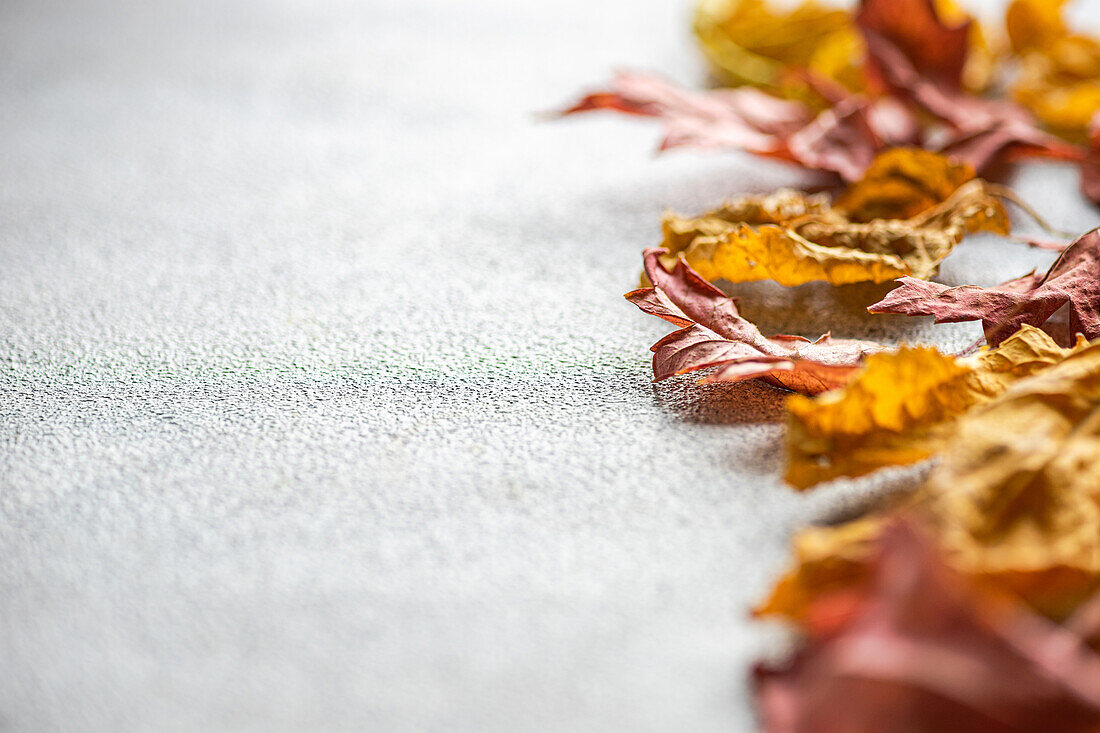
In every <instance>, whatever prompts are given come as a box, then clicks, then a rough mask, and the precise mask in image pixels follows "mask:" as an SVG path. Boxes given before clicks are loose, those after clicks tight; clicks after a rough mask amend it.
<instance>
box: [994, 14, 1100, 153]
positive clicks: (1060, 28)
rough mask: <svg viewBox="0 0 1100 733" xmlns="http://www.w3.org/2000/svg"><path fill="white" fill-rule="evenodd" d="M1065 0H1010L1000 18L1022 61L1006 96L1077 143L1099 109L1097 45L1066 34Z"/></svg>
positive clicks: (1099, 55)
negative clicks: (1010, 96) (1002, 16)
mask: <svg viewBox="0 0 1100 733" xmlns="http://www.w3.org/2000/svg"><path fill="white" fill-rule="evenodd" d="M1064 5H1065V0H1014V1H1013V2H1012V3H1011V4H1010V5H1009V7H1008V10H1007V11H1006V13H1005V27H1006V29H1007V31H1008V37H1009V40H1010V41H1011V43H1012V49H1013V51H1015V52H1016V53H1017V54H1020V55H1021V56H1022V61H1021V65H1020V71H1019V74H1018V75H1017V78H1016V82H1015V83H1014V84H1013V86H1012V96H1013V97H1014V98H1015V99H1016V101H1017V102H1019V103H1020V104H1022V105H1024V106H1025V107H1027V108H1028V109H1030V110H1031V111H1032V112H1033V113H1034V114H1035V116H1036V117H1038V118H1039V119H1040V120H1041V121H1042V122H1043V123H1044V124H1045V125H1047V126H1048V127H1050V128H1052V129H1053V130H1054V131H1055V132H1057V133H1059V134H1061V135H1063V136H1065V137H1069V138H1071V139H1078V140H1081V139H1083V138H1084V136H1085V133H1086V131H1087V129H1088V125H1089V120H1090V119H1091V118H1092V115H1093V114H1094V113H1095V112H1096V110H1097V109H1100V42H1098V41H1097V39H1095V38H1091V37H1089V36H1084V35H1076V34H1071V33H1069V31H1068V29H1067V28H1066V25H1065V21H1064V20H1063V17H1062V9H1063V6H1064Z"/></svg>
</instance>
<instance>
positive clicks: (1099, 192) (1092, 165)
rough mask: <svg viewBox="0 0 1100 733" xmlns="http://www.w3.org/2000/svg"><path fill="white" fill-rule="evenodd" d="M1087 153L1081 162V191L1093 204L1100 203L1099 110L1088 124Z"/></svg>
mask: <svg viewBox="0 0 1100 733" xmlns="http://www.w3.org/2000/svg"><path fill="white" fill-rule="evenodd" d="M1089 142H1090V146H1089V154H1088V157H1087V158H1085V160H1083V161H1082V162H1081V193H1083V194H1085V196H1086V197H1087V198H1088V199H1089V201H1092V202H1093V203H1094V204H1100V112H1097V113H1096V115H1094V116H1093V118H1092V124H1091V125H1090V126H1089Z"/></svg>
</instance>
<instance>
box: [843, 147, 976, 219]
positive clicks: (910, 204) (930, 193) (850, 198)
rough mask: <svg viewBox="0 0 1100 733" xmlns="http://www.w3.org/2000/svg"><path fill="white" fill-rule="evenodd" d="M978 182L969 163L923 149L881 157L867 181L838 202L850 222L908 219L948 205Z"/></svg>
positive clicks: (894, 151) (885, 153)
mask: <svg viewBox="0 0 1100 733" xmlns="http://www.w3.org/2000/svg"><path fill="white" fill-rule="evenodd" d="M973 178H974V169H973V168H971V167H970V166H968V165H966V164H965V163H960V162H958V161H955V160H951V159H949V158H947V157H945V156H942V155H938V154H936V153H932V152H929V151H927V150H921V149H920V148H890V149H888V150H884V151H883V152H881V153H879V154H878V156H876V157H875V159H874V161H872V163H871V165H870V167H869V168H868V169H867V171H866V172H865V173H864V174H863V178H862V179H860V180H859V181H857V182H856V183H854V184H852V185H851V186H849V187H848V188H847V190H845V191H844V193H842V194H841V195H840V196H839V197H838V198H837V200H836V208H838V209H841V210H842V211H843V213H844V214H845V215H846V216H847V218H848V219H849V220H850V221H857V222H868V221H872V220H873V219H908V218H910V217H913V216H916V215H917V214H920V213H921V212H923V211H925V210H927V209H930V208H932V207H933V206H936V205H937V204H940V203H943V202H944V201H946V200H947V199H948V198H949V197H950V196H951V194H953V193H954V192H955V190H956V189H958V187H959V186H961V185H963V184H964V183H966V182H967V181H969V180H971V179H973Z"/></svg>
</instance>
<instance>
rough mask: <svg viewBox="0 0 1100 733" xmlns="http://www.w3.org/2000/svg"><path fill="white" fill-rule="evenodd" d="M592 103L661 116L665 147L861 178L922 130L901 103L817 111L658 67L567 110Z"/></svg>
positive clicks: (856, 100)
mask: <svg viewBox="0 0 1100 733" xmlns="http://www.w3.org/2000/svg"><path fill="white" fill-rule="evenodd" d="M592 110H612V111H617V112H621V113H624V114H631V115H641V116H645V117H655V118H659V119H661V120H662V121H663V122H664V125H665V136H664V139H663V140H662V142H661V145H660V149H661V150H667V149H669V148H674V147H685V146H686V147H697V148H730V149H735V150H744V151H747V152H750V153H754V154H757V155H765V156H769V157H772V158H777V159H779V160H785V161H788V162H793V163H797V164H798V165H801V166H804V167H806V168H811V169H814V170H823V171H829V172H833V173H837V174H839V175H840V176H841V177H842V178H844V179H846V180H858V179H859V177H860V176H861V175H863V172H864V171H865V170H866V169H867V167H868V166H869V165H871V161H872V160H873V159H874V157H875V154H876V153H877V152H878V151H879V150H881V149H882V148H883V147H886V146H890V145H902V144H910V143H912V142H914V139H913V138H914V136H915V135H916V134H917V132H918V130H917V127H916V126H915V124H912V121H911V120H910V119H909V118H908V117H907V116H906V113H905V112H904V110H900V109H899V108H898V106H897V104H896V103H894V102H892V101H890V100H887V99H884V100H879V101H875V102H872V101H870V100H867V99H865V98H862V97H858V96H852V97H847V98H845V99H843V100H842V101H840V102H838V103H837V104H836V105H834V106H832V107H830V108H828V109H825V110H823V111H821V112H820V113H817V114H816V115H814V114H813V113H812V112H811V111H810V110H809V108H808V107H806V106H805V105H802V104H800V103H798V102H794V101H788V100H783V99H779V98H777V97H773V96H770V95H768V94H765V93H764V92H762V91H760V90H757V89H753V88H750V87H744V88H740V89H716V90H711V91H690V90H686V89H682V88H680V87H677V86H676V85H674V84H671V83H669V82H667V81H665V80H663V79H660V78H659V77H656V76H651V75H642V74H629V73H623V74H619V75H617V76H616V77H615V79H614V80H613V81H612V83H611V85H610V86H609V88H608V89H607V90H606V91H601V92H595V93H592V94H589V95H587V96H585V97H583V98H582V99H580V100H579V101H577V102H576V103H574V104H573V105H572V106H570V107H569V108H567V109H565V110H563V111H562V113H561V114H563V115H570V114H575V113H578V112H587V111H592Z"/></svg>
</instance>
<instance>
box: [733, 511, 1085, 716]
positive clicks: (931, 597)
mask: <svg viewBox="0 0 1100 733" xmlns="http://www.w3.org/2000/svg"><path fill="white" fill-rule="evenodd" d="M870 554H871V555H872V556H873V558H874V559H873V561H872V567H871V568H870V570H869V575H870V579H869V581H868V582H867V584H866V586H865V587H864V588H862V589H859V591H858V592H853V593H849V594H847V595H842V596H837V595H835V594H834V595H829V596H822V597H820V598H819V599H817V600H816V601H815V603H814V611H815V614H817V615H829V614H833V613H834V612H835V611H836V610H837V608H838V607H842V608H845V609H846V611H847V613H846V614H844V619H843V620H842V621H839V622H834V623H833V624H831V625H830V627H829V628H828V630H827V631H824V630H816V633H815V630H813V629H811V635H810V636H809V638H808V639H807V640H806V641H805V642H804V643H803V645H802V646H801V648H800V649H798V651H797V652H796V653H795V654H794V655H793V657H791V658H790V659H789V660H787V661H786V662H784V663H781V664H778V665H769V664H761V665H758V666H757V668H756V670H755V673H754V680H755V693H756V701H757V706H758V709H759V712H760V715H761V718H762V722H763V730H765V731H767V733H908V732H909V731H983V732H986V733H1031V732H1032V731H1062V732H1063V733H1089V732H1091V731H1095V730H1097V729H1098V728H1100V655H1097V654H1096V652H1095V651H1093V650H1092V649H1090V648H1089V646H1088V645H1087V643H1086V640H1085V639H1084V638H1083V637H1082V635H1081V633H1080V632H1076V631H1075V630H1071V629H1070V628H1066V627H1059V626H1057V625H1056V624H1054V623H1052V622H1050V621H1049V620H1047V619H1044V618H1042V617H1040V616H1037V615H1035V614H1034V613H1032V612H1030V611H1029V610H1028V609H1027V608H1025V607H1022V606H1021V605H1020V604H1018V603H1016V602H1014V601H1013V599H1012V598H1011V597H1006V596H1005V595H1003V594H1000V593H997V592H996V591H993V590H990V589H989V588H986V587H982V586H976V585H973V584H971V583H968V582H967V580H966V579H965V578H962V577H960V576H958V575H957V574H956V573H955V572H953V571H952V570H951V569H950V568H949V567H947V566H945V565H944V564H943V562H942V561H941V560H940V559H939V557H938V556H937V553H936V551H935V549H934V548H933V546H932V545H931V544H930V543H929V542H927V541H926V540H925V539H924V538H923V537H922V536H921V534H920V533H919V531H917V530H914V529H913V528H912V527H911V526H908V525H905V524H891V525H890V526H888V527H887V528H886V530H885V531H884V532H883V534H882V537H881V538H880V539H879V540H878V541H876V542H875V543H874V544H873V546H872V547H871V552H870Z"/></svg>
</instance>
